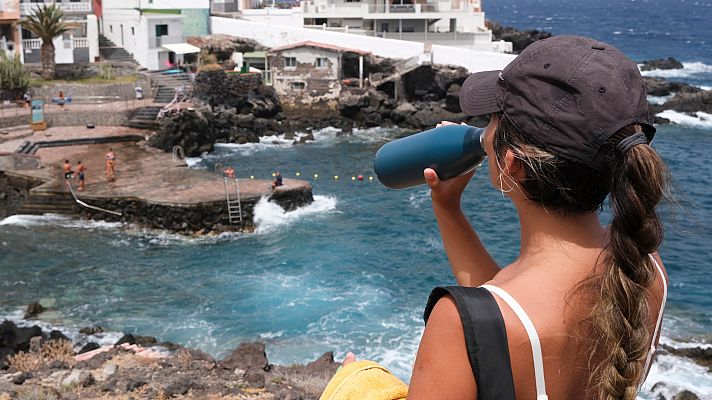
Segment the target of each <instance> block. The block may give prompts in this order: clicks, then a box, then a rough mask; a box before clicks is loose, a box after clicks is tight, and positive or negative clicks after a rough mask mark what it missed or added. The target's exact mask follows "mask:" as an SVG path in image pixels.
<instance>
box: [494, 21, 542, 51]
mask: <svg viewBox="0 0 712 400" xmlns="http://www.w3.org/2000/svg"><path fill="white" fill-rule="evenodd" d="M486 25H487V27H489V28H490V29H491V30H492V40H504V41H507V42H512V52H514V53H516V54H519V53H521V52H522V50H524V49H525V48H527V46H529V45H530V44H532V43H534V42H536V41H537V40H541V39H546V38H548V37H551V36H552V35H551V33H550V32H546V31H538V30H535V29H532V30H528V31H520V30H518V29H516V28H513V27H511V26H502V25H501V24H499V23H498V22H494V21H487V22H486Z"/></svg>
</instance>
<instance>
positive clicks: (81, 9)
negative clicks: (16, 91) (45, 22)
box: [20, 1, 91, 15]
mask: <svg viewBox="0 0 712 400" xmlns="http://www.w3.org/2000/svg"><path fill="white" fill-rule="evenodd" d="M52 4H56V5H57V6H59V8H60V9H61V10H62V11H64V12H65V13H90V12H91V2H89V1H83V2H79V3H59V2H57V3H53V2H51V1H47V2H45V3H22V4H20V14H22V15H29V14H32V13H34V10H36V9H38V8H40V7H42V6H44V5H52Z"/></svg>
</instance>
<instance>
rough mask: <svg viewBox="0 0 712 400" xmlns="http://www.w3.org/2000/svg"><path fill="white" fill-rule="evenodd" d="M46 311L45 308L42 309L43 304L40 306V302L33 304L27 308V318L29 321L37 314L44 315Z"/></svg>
mask: <svg viewBox="0 0 712 400" xmlns="http://www.w3.org/2000/svg"><path fill="white" fill-rule="evenodd" d="M44 311H45V308H44V307H42V304H40V303H39V302H34V303H31V304H30V305H28V306H27V311H25V318H26V319H27V318H31V317H34V316H36V315H37V314H40V313H43V312H44Z"/></svg>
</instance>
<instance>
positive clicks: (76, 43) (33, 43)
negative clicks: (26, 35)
mask: <svg viewBox="0 0 712 400" xmlns="http://www.w3.org/2000/svg"><path fill="white" fill-rule="evenodd" d="M62 45H63V47H64V48H65V49H75V48H84V47H89V41H88V40H87V38H85V37H70V38H69V39H64V40H63V41H62ZM41 48H42V39H22V49H23V50H30V51H32V50H39V49H41Z"/></svg>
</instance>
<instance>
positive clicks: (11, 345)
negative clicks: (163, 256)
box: [0, 304, 339, 400]
mask: <svg viewBox="0 0 712 400" xmlns="http://www.w3.org/2000/svg"><path fill="white" fill-rule="evenodd" d="M32 307H39V310H40V311H41V310H42V308H41V306H39V304H33V305H31V306H30V308H32ZM35 310H38V309H37V308H36V309H35ZM23 322H24V323H23V324H21V325H22V326H18V325H17V324H15V323H14V322H11V321H9V320H4V321H3V322H2V323H0V399H3V400H4V399H67V400H70V399H169V398H180V399H275V400H276V399H283V400H297V399H304V400H306V399H318V398H319V395H320V394H321V392H322V391H323V389H324V387H325V386H326V384H327V382H328V381H329V379H330V378H331V376H332V375H333V374H334V373H335V371H336V368H338V366H339V364H338V363H336V362H335V361H334V357H333V353H331V352H326V353H324V354H323V355H322V356H321V357H319V358H318V359H317V360H315V361H313V362H311V363H308V364H306V365H291V366H280V365H274V364H271V363H270V362H269V360H268V359H267V356H266V353H265V344H264V343H260V342H255V343H242V344H240V345H239V346H238V347H237V348H236V349H234V350H233V351H232V352H231V353H230V354H229V355H228V356H226V357H225V358H223V359H220V360H216V359H215V358H213V357H212V356H210V355H209V354H206V353H204V352H201V351H199V350H194V349H189V348H186V347H183V346H180V345H177V344H174V343H170V342H161V341H159V340H158V339H156V338H155V337H150V336H138V335H132V334H124V335H123V336H121V337H120V338H119V339H118V340H115V341H113V342H112V343H109V344H106V343H105V344H104V345H103V346H102V345H100V344H99V343H97V341H98V340H97V338H102V337H103V336H105V335H106V334H105V332H104V331H103V329H102V328H101V327H97V326H92V327H86V328H82V329H81V330H80V331H79V333H78V335H77V336H76V338H75V340H74V341H72V340H71V339H70V338H69V337H67V336H65V335H64V334H63V333H62V332H60V331H59V330H51V331H47V330H43V329H42V328H41V327H40V326H37V325H32V321H31V320H24V321H23ZM106 340H107V338H106V337H104V338H103V341H104V342H106Z"/></svg>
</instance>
